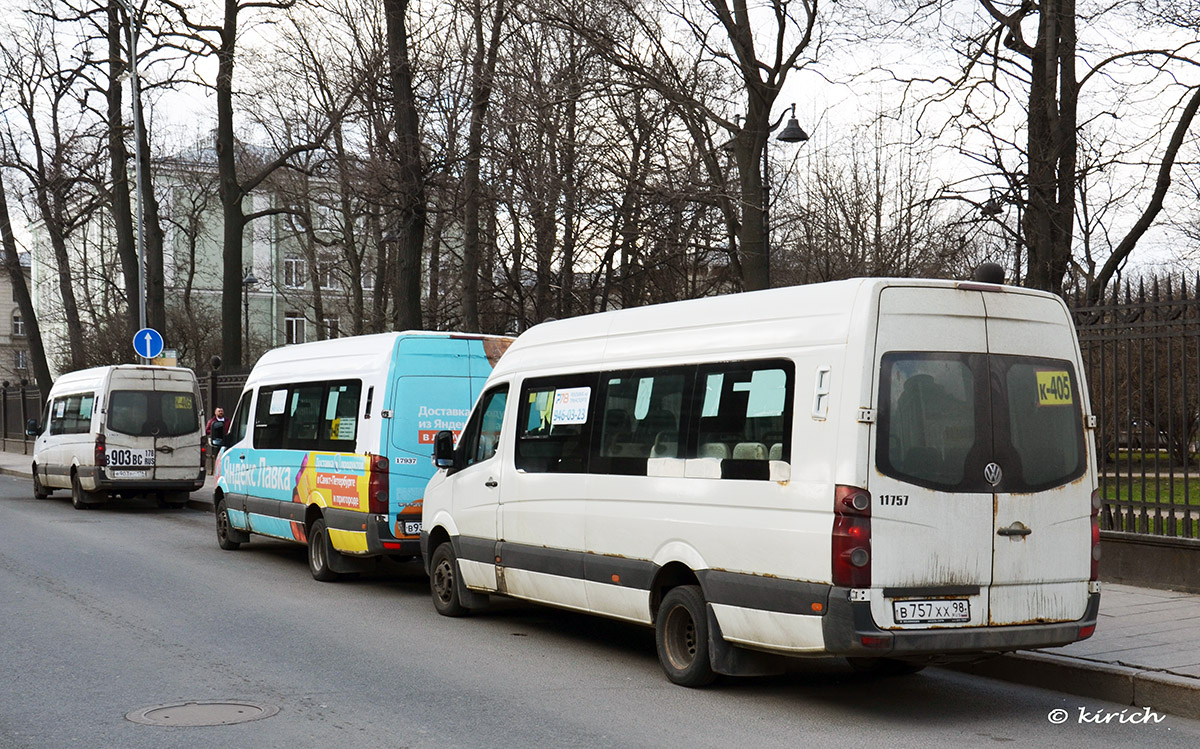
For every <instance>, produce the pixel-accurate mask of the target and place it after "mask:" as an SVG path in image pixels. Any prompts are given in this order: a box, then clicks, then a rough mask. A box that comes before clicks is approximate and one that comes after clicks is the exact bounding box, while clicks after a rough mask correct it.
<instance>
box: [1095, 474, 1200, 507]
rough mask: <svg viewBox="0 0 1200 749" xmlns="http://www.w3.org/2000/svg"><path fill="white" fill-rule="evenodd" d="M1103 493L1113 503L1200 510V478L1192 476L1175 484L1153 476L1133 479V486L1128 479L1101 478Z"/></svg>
mask: <svg viewBox="0 0 1200 749" xmlns="http://www.w3.org/2000/svg"><path fill="white" fill-rule="evenodd" d="M1131 483H1132V485H1131ZM1100 491H1101V493H1102V494H1103V495H1104V498H1105V499H1106V500H1110V501H1117V502H1148V503H1150V504H1160V505H1164V506H1166V507H1170V506H1175V507H1182V506H1183V505H1184V504H1188V505H1192V506H1193V507H1200V475H1192V476H1189V477H1188V479H1187V481H1184V480H1183V478H1181V477H1178V476H1177V477H1175V479H1174V480H1173V481H1172V480H1171V479H1169V478H1168V477H1166V476H1159V478H1158V479H1157V480H1156V479H1155V478H1154V477H1153V476H1146V477H1145V478H1142V477H1140V476H1134V477H1133V480H1132V482H1131V481H1130V479H1129V477H1127V476H1121V477H1111V476H1102V477H1101V478H1100Z"/></svg>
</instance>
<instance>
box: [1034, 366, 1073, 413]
mask: <svg viewBox="0 0 1200 749" xmlns="http://www.w3.org/2000/svg"><path fill="white" fill-rule="evenodd" d="M1037 393H1038V401H1037V402H1038V405H1039V406H1069V405H1071V404H1072V403H1074V402H1075V393H1074V391H1073V390H1072V389H1071V375H1070V374H1069V373H1067V372H1063V371H1061V370H1058V371H1056V370H1043V371H1040V372H1037Z"/></svg>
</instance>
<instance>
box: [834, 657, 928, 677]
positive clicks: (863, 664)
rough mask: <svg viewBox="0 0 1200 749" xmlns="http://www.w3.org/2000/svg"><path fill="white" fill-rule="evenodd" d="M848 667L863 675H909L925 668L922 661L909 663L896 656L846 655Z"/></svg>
mask: <svg viewBox="0 0 1200 749" xmlns="http://www.w3.org/2000/svg"><path fill="white" fill-rule="evenodd" d="M846 662H847V663H849V664H850V668H852V669H854V670H855V671H856V672H857V673H860V674H863V675H864V676H909V675H911V674H915V673H917V672H918V671H920V670H922V669H924V668H925V664H924V663H910V662H909V661H902V660H899V659H897V658H862V657H853V656H852V657H847V658H846Z"/></svg>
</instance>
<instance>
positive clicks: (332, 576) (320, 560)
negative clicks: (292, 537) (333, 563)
mask: <svg viewBox="0 0 1200 749" xmlns="http://www.w3.org/2000/svg"><path fill="white" fill-rule="evenodd" d="M336 553H337V551H335V550H334V548H333V544H331V543H330V542H329V533H328V531H326V529H325V520H324V519H323V518H317V519H316V520H315V521H313V524H312V527H311V528H309V529H308V570H309V572H312V576H313V579H314V580H316V581H317V582H322V583H331V582H333V581H334V580H337V579H338V573H336V572H334V571H333V568H332V567H330V566H329V558H330V557H331V556H333V555H334V554H336Z"/></svg>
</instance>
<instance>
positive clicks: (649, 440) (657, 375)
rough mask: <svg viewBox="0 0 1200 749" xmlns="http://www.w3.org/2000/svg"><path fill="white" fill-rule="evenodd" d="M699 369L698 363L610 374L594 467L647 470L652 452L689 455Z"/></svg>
mask: <svg viewBox="0 0 1200 749" xmlns="http://www.w3.org/2000/svg"><path fill="white" fill-rule="evenodd" d="M693 372H694V368H693V367H674V368H671V369H660V370H653V371H635V372H619V373H612V374H606V375H604V376H603V377H602V378H601V381H602V383H603V386H604V405H603V409H602V410H601V413H603V414H604V416H603V420H602V421H601V422H600V440H599V450H598V451H597V460H596V464H595V467H594V468H593V471H594V472H596V473H616V474H623V475H634V476H644V475H645V474H646V461H647V460H648V459H650V458H682V457H685V445H686V443H685V439H686V434H685V427H686V425H687V415H686V411H687V404H688V400H689V398H688V395H689V392H690V390H691V384H692V377H693Z"/></svg>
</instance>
